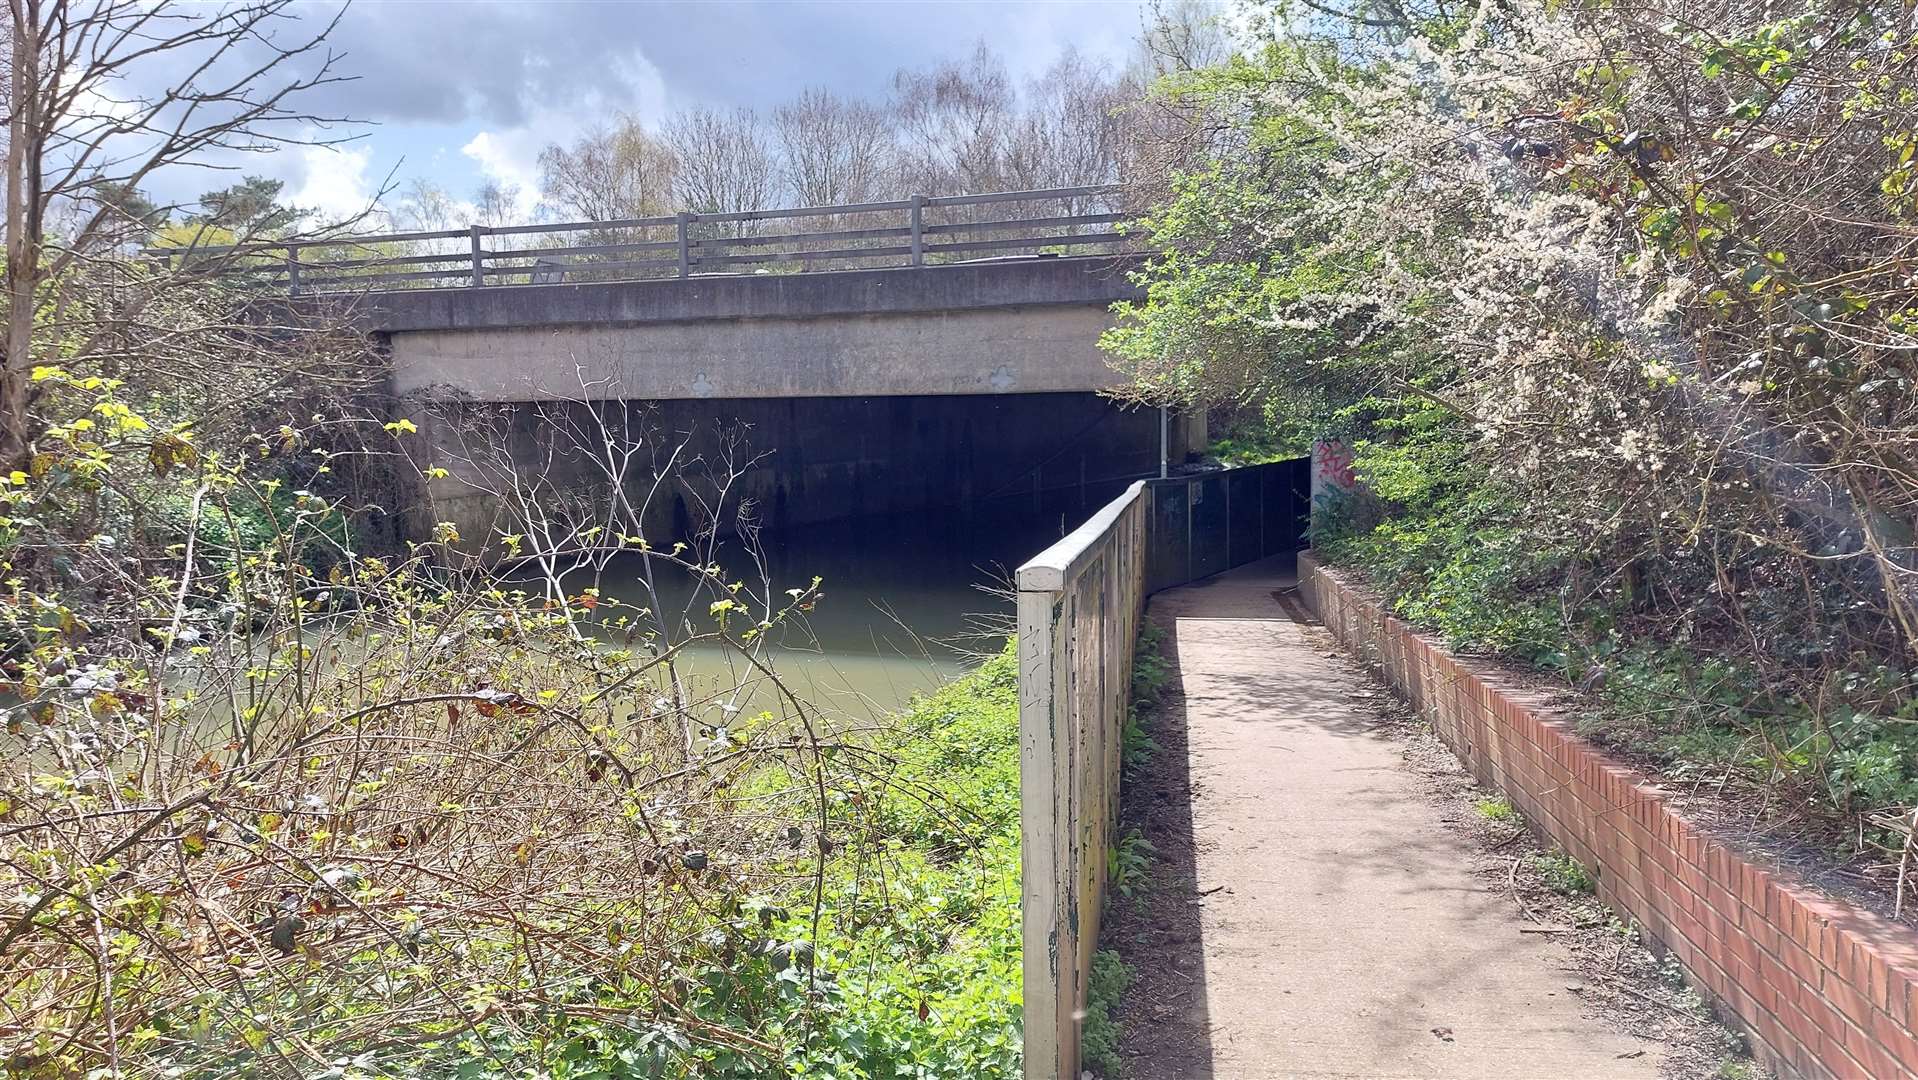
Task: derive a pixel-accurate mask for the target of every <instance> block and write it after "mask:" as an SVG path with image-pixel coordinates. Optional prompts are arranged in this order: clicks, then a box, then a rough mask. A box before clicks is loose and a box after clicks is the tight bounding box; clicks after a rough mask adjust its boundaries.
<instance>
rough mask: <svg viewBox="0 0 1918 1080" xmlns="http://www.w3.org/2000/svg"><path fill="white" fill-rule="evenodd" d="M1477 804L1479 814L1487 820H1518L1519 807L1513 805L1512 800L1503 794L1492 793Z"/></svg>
mask: <svg viewBox="0 0 1918 1080" xmlns="http://www.w3.org/2000/svg"><path fill="white" fill-rule="evenodd" d="M1477 806H1478V812H1479V814H1480V815H1481V816H1483V817H1484V818H1485V820H1487V821H1498V822H1508V821H1517V820H1518V810H1517V808H1515V807H1514V806H1513V805H1512V803H1511V800H1509V799H1507V798H1506V797H1505V796H1503V795H1492V796H1488V797H1486V798H1483V799H1480V800H1479V801H1478V803H1477Z"/></svg>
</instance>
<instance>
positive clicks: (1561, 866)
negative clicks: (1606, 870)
mask: <svg viewBox="0 0 1918 1080" xmlns="http://www.w3.org/2000/svg"><path fill="white" fill-rule="evenodd" d="M1532 869H1534V870H1537V871H1538V873H1539V876H1540V877H1542V878H1544V879H1545V884H1546V885H1547V886H1549V887H1550V888H1551V890H1552V891H1553V892H1555V893H1558V894H1560V895H1561V896H1590V895H1591V894H1592V893H1593V892H1595V891H1597V889H1598V883H1597V882H1596V881H1593V880H1592V875H1591V874H1590V873H1589V872H1587V871H1586V869H1585V868H1584V867H1583V866H1580V865H1579V864H1578V860H1577V859H1574V858H1572V857H1571V856H1570V855H1567V854H1565V853H1564V852H1562V851H1552V852H1544V853H1540V854H1538V855H1534V856H1532Z"/></svg>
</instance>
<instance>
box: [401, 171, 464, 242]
mask: <svg viewBox="0 0 1918 1080" xmlns="http://www.w3.org/2000/svg"><path fill="white" fill-rule="evenodd" d="M391 213H392V217H393V219H394V224H395V225H397V226H398V227H399V228H400V229H401V230H402V231H405V232H440V231H443V230H446V229H455V228H458V227H459V226H460V225H461V224H464V221H463V218H464V217H465V215H464V214H463V213H462V212H461V208H460V205H459V202H458V200H456V199H454V198H453V196H452V195H450V194H448V193H447V191H446V189H445V188H443V187H440V186H439V185H438V184H435V183H433V182H432V181H430V180H423V179H415V180H413V181H412V182H411V183H409V184H407V185H406V188H405V190H403V191H402V192H401V193H400V199H399V205H398V206H396V207H394V208H393V210H392V211H391Z"/></svg>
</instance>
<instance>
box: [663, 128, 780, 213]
mask: <svg viewBox="0 0 1918 1080" xmlns="http://www.w3.org/2000/svg"><path fill="white" fill-rule="evenodd" d="M663 136H664V139H665V143H666V146H667V148H668V149H669V150H670V151H671V152H672V155H673V157H674V158H675V159H676V160H677V161H678V164H679V171H678V172H677V173H676V174H675V175H674V177H673V193H674V195H675V197H676V199H677V201H678V204H679V206H680V208H681V209H684V210H691V211H694V212H696V213H736V212H738V211H742V210H763V209H765V208H767V207H769V206H771V205H772V203H773V200H774V198H775V197H776V195H777V192H778V190H779V165H778V162H777V160H776V159H775V158H774V156H773V150H772V144H771V142H770V141H769V140H768V139H767V136H766V130H765V125H764V124H762V123H761V122H760V119H759V117H758V115H757V114H755V113H754V112H753V111H752V110H751V109H735V110H733V111H732V112H728V113H722V112H717V111H715V110H712V109H707V108H694V109H687V110H684V111H682V112H679V113H677V114H675V115H674V116H673V118H672V119H671V120H669V121H667V123H666V128H665V131H664V132H663Z"/></svg>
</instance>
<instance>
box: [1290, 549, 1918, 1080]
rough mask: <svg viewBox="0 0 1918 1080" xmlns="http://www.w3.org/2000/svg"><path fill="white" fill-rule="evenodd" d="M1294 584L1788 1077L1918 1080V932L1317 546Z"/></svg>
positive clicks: (1305, 559)
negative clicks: (1364, 584) (1836, 890)
mask: <svg viewBox="0 0 1918 1080" xmlns="http://www.w3.org/2000/svg"><path fill="white" fill-rule="evenodd" d="M1299 582H1300V589H1301V591H1302V592H1303V593H1304V594H1305V596H1306V600H1307V602H1308V603H1309V604H1310V605H1311V606H1312V609H1313V610H1314V611H1315V612H1317V613H1318V615H1319V617H1320V619H1322V620H1323V621H1324V623H1325V625H1326V627H1327V628H1328V629H1329V630H1331V632H1332V633H1333V635H1334V636H1336V637H1337V638H1338V640H1339V641H1340V643H1341V644H1343V645H1344V646H1345V647H1346V648H1348V649H1350V650H1352V651H1353V652H1354V653H1356V654H1357V655H1358V656H1359V657H1360V659H1361V660H1363V661H1364V662H1365V663H1367V664H1368V665H1370V666H1372V667H1374V668H1376V669H1377V670H1379V671H1380V672H1381V673H1382V674H1383V675H1384V676H1385V677H1386V678H1387V680H1388V681H1390V682H1391V684H1392V685H1393V686H1394V687H1395V688H1397V690H1398V691H1399V692H1400V693H1401V694H1403V695H1404V696H1405V697H1406V698H1408V699H1409V700H1410V701H1411V703H1412V704H1413V706H1414V707H1416V708H1417V709H1418V710H1419V712H1420V714H1421V715H1422V716H1424V717H1426V718H1427V719H1428V720H1430V721H1431V723H1432V724H1433V726H1434V727H1435V728H1436V729H1437V731H1438V733H1439V736H1440V737H1441V738H1443V739H1444V740H1445V742H1446V744H1447V745H1448V746H1450V747H1451V748H1452V750H1453V752H1454V753H1456V754H1457V755H1458V756H1459V758H1460V760H1461V761H1463V762H1464V763H1465V764H1466V766H1467V767H1468V768H1469V769H1470V770H1471V772H1472V774H1473V776H1475V777H1477V778H1478V780H1479V782H1480V783H1481V784H1484V785H1485V786H1487V787H1489V788H1493V789H1496V790H1497V791H1500V792H1502V793H1503V794H1504V795H1505V796H1506V797H1507V798H1508V799H1510V800H1511V802H1512V804H1513V805H1514V806H1516V807H1517V808H1518V810H1519V811H1520V812H1521V813H1523V814H1524V815H1525V819H1526V820H1527V821H1528V822H1530V823H1531V824H1532V826H1533V828H1534V829H1536V830H1538V831H1540V832H1542V833H1544V834H1545V835H1546V836H1548V837H1549V838H1550V840H1551V841H1552V842H1553V843H1556V844H1557V845H1558V846H1559V847H1560V848H1562V849H1564V851H1565V852H1566V853H1567V854H1569V855H1571V856H1572V857H1573V858H1576V859H1577V860H1578V861H1579V862H1580V863H1581V864H1583V865H1584V866H1585V867H1586V868H1587V869H1589V870H1591V871H1592V872H1593V875H1594V877H1596V879H1597V881H1598V895H1599V898H1600V899H1601V900H1602V901H1604V903H1605V904H1606V905H1607V906H1609V907H1610V908H1611V909H1612V910H1613V911H1614V912H1616V913H1618V914H1619V915H1621V916H1623V917H1626V918H1629V919H1631V920H1632V921H1634V922H1635V923H1637V924H1638V926H1639V927H1641V928H1642V929H1643V931H1644V932H1645V935H1646V936H1647V938H1648V939H1650V941H1651V942H1652V944H1654V945H1655V946H1657V947H1659V948H1661V949H1664V950H1667V951H1669V952H1670V953H1672V954H1673V955H1675V956H1676V957H1677V959H1678V961H1679V963H1680V964H1681V965H1683V967H1684V969H1685V971H1686V974H1687V975H1688V976H1689V977H1690V979H1691V980H1692V982H1693V984H1694V985H1695V986H1697V987H1698V988H1699V989H1701V990H1702V991H1704V992H1706V993H1707V995H1708V996H1709V997H1711V998H1713V999H1715V1003H1716V1004H1717V1005H1718V1006H1719V1008H1720V1011H1721V1012H1723V1013H1726V1014H1727V1017H1726V1018H1727V1019H1735V1020H1736V1022H1737V1023H1738V1024H1739V1026H1741V1027H1742V1028H1743V1029H1744V1030H1745V1031H1746V1033H1747V1034H1749V1035H1750V1036H1751V1038H1752V1042H1753V1050H1754V1051H1755V1052H1756V1053H1757V1055H1758V1057H1759V1059H1760V1060H1761V1061H1764V1062H1766V1063H1767V1064H1768V1065H1770V1066H1772V1067H1773V1068H1774V1069H1777V1070H1778V1071H1780V1072H1783V1073H1786V1074H1787V1075H1792V1074H1795V1075H1800V1076H1805V1077H1814V1078H1827V1077H1842V1078H1847V1080H1849V1078H1852V1077H1874V1078H1885V1080H1918V931H1914V930H1912V929H1911V928H1910V927H1906V926H1901V925H1897V924H1894V923H1892V922H1891V921H1890V920H1888V919H1884V918H1881V917H1879V916H1877V915H1874V914H1872V913H1871V912H1869V911H1865V910H1863V909H1861V908H1858V907H1855V906H1853V905H1851V904H1848V903H1844V902H1842V901H1838V900H1834V899H1831V898H1828V897H1826V896H1824V895H1823V894H1822V893H1820V892H1818V891H1816V890H1814V889H1812V888H1810V887H1808V886H1806V885H1804V884H1802V883H1800V882H1798V881H1796V880H1794V879H1792V878H1791V877H1790V874H1789V871H1784V870H1781V869H1780V868H1779V867H1778V866H1777V865H1776V860H1766V859H1764V858H1763V857H1761V856H1749V855H1746V854H1744V853H1742V852H1740V851H1738V850H1736V849H1734V848H1733V847H1732V846H1730V845H1728V844H1726V843H1723V842H1721V841H1718V840H1715V839H1713V838H1712V837H1711V836H1710V835H1709V834H1708V833H1707V832H1706V831H1705V830H1704V829H1703V828H1701V827H1700V826H1698V825H1696V824H1694V823H1693V822H1691V821H1689V820H1687V819H1686V818H1685V817H1684V815H1682V814H1681V813H1679V812H1678V811H1676V810H1674V809H1673V808H1672V807H1671V806H1669V805H1667V803H1666V799H1665V795H1664V792H1663V791H1661V789H1660V788H1659V787H1658V786H1657V785H1656V784H1654V783H1652V782H1651V781H1650V780H1649V779H1648V778H1647V777H1646V776H1645V775H1644V774H1643V773H1641V772H1639V771H1638V770H1636V769H1633V768H1629V767H1627V766H1625V765H1622V764H1620V763H1618V762H1617V761H1615V760H1614V759H1612V758H1611V757H1609V756H1607V755H1606V754H1605V753H1604V752H1603V751H1602V750H1599V749H1598V748H1597V747H1595V746H1593V745H1592V744H1591V743H1589V742H1587V741H1585V740H1584V739H1581V738H1579V737H1578V736H1577V735H1576V734H1574V733H1573V728H1572V725H1571V723H1570V722H1569V721H1568V720H1567V719H1566V718H1565V716H1564V715H1563V714H1562V713H1561V712H1559V711H1556V710H1554V709H1553V708H1552V707H1551V706H1550V705H1549V704H1548V703H1547V700H1546V699H1547V697H1548V695H1547V694H1545V693H1541V692H1539V691H1532V690H1527V689H1526V688H1525V687H1524V686H1523V684H1522V682H1521V680H1519V679H1517V678H1515V677H1514V676H1512V675H1511V674H1510V673H1507V672H1502V671H1500V670H1499V669H1498V668H1496V667H1494V666H1492V665H1489V664H1483V663H1476V662H1472V661H1465V660H1460V659H1457V658H1455V657H1453V656H1451V655H1450V654H1449V653H1447V652H1446V651H1445V650H1444V649H1443V648H1442V647H1440V646H1439V645H1436V644H1434V643H1433V642H1432V641H1430V640H1428V639H1427V638H1426V637H1424V636H1422V635H1420V634H1418V633H1415V632H1413V630H1412V629H1411V628H1410V627H1409V626H1407V625H1406V624H1405V623H1403V622H1401V621H1400V620H1398V619H1396V618H1394V617H1392V616H1390V615H1388V614H1387V613H1386V612H1385V610H1384V609H1383V607H1382V606H1381V605H1380V604H1379V602H1378V601H1377V599H1376V598H1375V597H1374V596H1373V595H1372V594H1370V593H1369V592H1367V591H1366V590H1364V589H1362V588H1360V587H1357V586H1355V585H1353V584H1352V583H1351V582H1350V581H1349V580H1347V579H1345V578H1343V577H1342V576H1341V575H1339V574H1338V573H1336V572H1333V571H1329V570H1327V569H1325V568H1324V567H1322V566H1320V565H1319V564H1318V563H1317V562H1316V561H1315V560H1314V559H1313V558H1312V557H1311V556H1310V555H1301V556H1300V557H1299Z"/></svg>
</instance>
